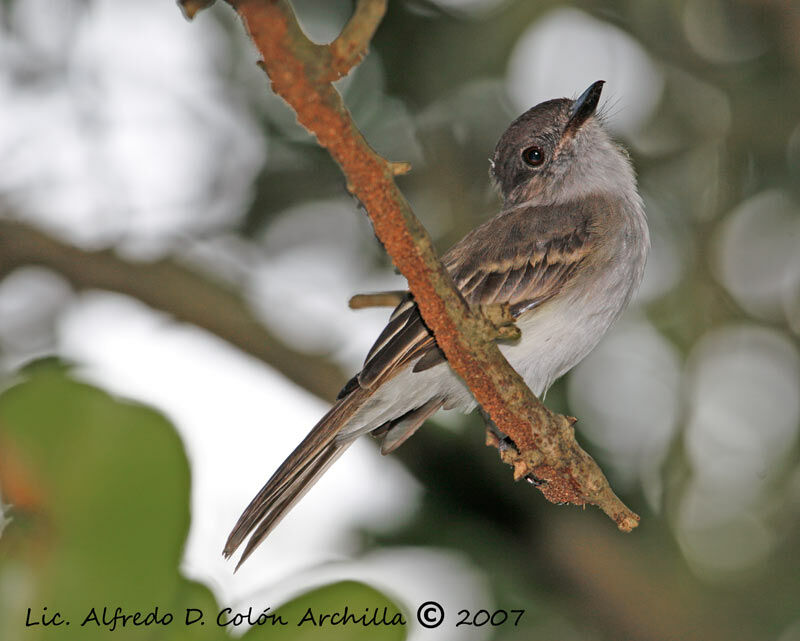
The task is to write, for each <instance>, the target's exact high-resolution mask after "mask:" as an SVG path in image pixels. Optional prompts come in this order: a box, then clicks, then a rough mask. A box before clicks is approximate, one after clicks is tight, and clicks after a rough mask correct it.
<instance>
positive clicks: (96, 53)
mask: <svg viewBox="0 0 800 641" xmlns="http://www.w3.org/2000/svg"><path fill="white" fill-rule="evenodd" d="M48 16H58V17H59V19H53V20H49V21H48V22H47V23H46V24H47V28H46V29H43V28H42V22H41V21H42V19H45V20H47V17H48ZM8 20H9V21H10V22H11V25H12V31H11V33H12V34H14V35H13V36H12V37H11V38H10V39H8V41H7V42H4V43H3V45H2V46H0V111H2V113H3V118H2V119H0V157H1V158H3V163H2V167H3V171H2V172H0V191H2V192H3V193H4V197H5V198H6V199H7V200H10V201H11V202H12V203H14V204H16V205H17V206H18V208H19V209H21V210H24V211H25V212H26V213H27V215H29V216H30V217H31V218H32V219H34V220H35V221H36V222H37V223H38V224H39V225H42V226H44V227H47V228H48V229H50V230H52V231H55V232H58V233H59V234H61V235H63V236H65V237H66V238H68V239H69V240H70V241H72V242H75V243H78V244H81V245H83V246H103V245H105V244H108V243H109V242H110V241H120V240H121V241H122V244H123V245H125V248H126V249H128V250H129V251H134V250H138V251H139V252H147V253H150V254H152V253H153V252H156V253H157V252H158V251H160V249H161V247H162V246H163V245H164V244H169V242H170V238H171V237H173V236H174V235H176V234H181V233H183V232H184V231H185V230H186V229H187V228H188V229H193V230H196V229H204V228H206V227H208V226H213V225H215V224H217V223H219V222H221V221H223V220H226V219H228V218H229V217H230V215H231V212H239V211H241V210H242V208H243V204H244V200H245V199H247V198H249V197H250V196H249V193H248V190H247V186H248V185H249V182H250V180H251V178H252V176H253V175H254V172H256V171H257V170H258V168H259V167H260V166H261V164H262V162H263V157H264V153H265V151H264V149H265V141H264V140H263V136H262V134H261V133H260V129H259V126H258V123H257V122H256V120H255V118H254V117H253V116H252V115H251V114H249V113H248V112H247V110H246V109H245V108H244V107H243V102H242V101H240V100H238V98H237V95H236V93H235V91H234V89H233V88H231V87H228V86H226V85H225V84H223V82H222V81H221V80H219V74H217V73H216V72H215V67H216V66H217V65H220V64H224V60H225V57H226V55H227V52H226V51H225V49H224V37H223V34H222V33H221V31H220V28H219V26H218V25H217V24H216V23H215V22H214V21H213V20H210V19H208V20H198V21H196V22H195V23H194V24H192V25H189V24H187V22H186V21H185V20H184V18H183V17H182V16H181V13H180V10H179V9H178V8H177V7H176V6H175V4H174V3H170V2H163V1H162V0H137V2H119V1H118V0H96V1H94V2H91V3H83V2H77V1H76V0H26V1H25V2H18V3H14V6H13V11H11V12H10V15H9V16H8ZM21 75H22V76H25V77H27V78H28V81H26V82H22V83H21V82H20V81H19V77H20V76H21ZM220 157H224V158H225V162H224V163H220V162H219V158H220Z"/></svg>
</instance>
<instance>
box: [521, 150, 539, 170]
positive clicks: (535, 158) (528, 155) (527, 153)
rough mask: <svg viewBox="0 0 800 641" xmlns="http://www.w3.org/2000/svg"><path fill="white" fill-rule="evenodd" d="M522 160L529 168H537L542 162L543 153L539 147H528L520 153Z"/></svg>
mask: <svg viewBox="0 0 800 641" xmlns="http://www.w3.org/2000/svg"><path fill="white" fill-rule="evenodd" d="M522 160H524V161H525V162H526V163H527V164H529V165H530V166H531V167H538V166H539V165H541V164H542V163H543V162H544V152H543V151H542V150H541V148H539V147H528V148H527V149H524V150H523V151H522Z"/></svg>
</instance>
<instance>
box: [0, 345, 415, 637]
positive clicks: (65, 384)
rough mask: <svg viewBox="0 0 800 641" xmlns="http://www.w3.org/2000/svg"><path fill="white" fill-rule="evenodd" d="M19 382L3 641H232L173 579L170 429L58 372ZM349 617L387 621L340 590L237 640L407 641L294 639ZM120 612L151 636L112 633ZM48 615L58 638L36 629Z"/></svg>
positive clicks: (12, 435)
mask: <svg viewBox="0 0 800 641" xmlns="http://www.w3.org/2000/svg"><path fill="white" fill-rule="evenodd" d="M21 379H22V380H21V382H19V383H18V384H16V385H15V386H13V387H11V388H9V389H7V390H6V391H4V392H3V393H2V394H0V490H2V492H3V499H4V500H3V501H2V502H5V503H10V504H12V507H11V508H10V509H8V510H6V512H7V513H8V514H7V516H9V515H10V517H11V520H10V522H7V521H5V520H3V523H4V524H5V530H4V531H3V532H2V536H0V639H2V640H3V641H6V640H9V641H16V640H17V639H24V640H25V641H37V640H39V639H46V640H47V641H62V640H65V641H70V640H72V639H76V640H81V641H91V639H108V638H114V639H122V640H124V639H127V638H136V639H148V641H151V640H166V639H180V640H189V641H192V640H202V639H214V640H220V641H221V640H223V639H230V638H231V637H230V635H229V634H228V632H229V631H230V627H221V626H218V625H217V614H218V613H219V612H220V610H221V606H219V604H217V603H216V601H215V599H214V596H213V595H212V593H211V591H210V590H209V589H208V588H207V587H205V586H203V585H201V584H199V583H196V582H193V581H189V580H187V579H186V578H185V577H183V576H182V575H181V574H180V571H179V563H180V560H181V553H182V550H183V545H184V541H185V539H186V535H187V532H188V528H189V465H188V462H187V459H186V455H185V453H184V450H183V446H182V444H181V441H180V439H179V438H178V436H177V434H176V432H175V430H174V429H173V427H172V426H171V425H170V423H169V422H168V421H167V420H166V419H165V418H164V417H163V416H162V415H161V414H159V413H157V412H155V411H153V410H152V409H149V408H147V407H144V406H142V405H139V404H135V403H131V402H126V401H122V400H119V399H116V398H113V397H111V396H110V395H108V394H107V393H105V392H103V391H101V390H99V389H97V388H95V387H92V386H91V385H87V384H85V383H81V382H78V381H75V380H74V379H72V378H71V376H70V372H69V370H68V368H67V367H65V366H64V365H63V364H62V363H60V362H58V361H55V360H47V361H39V362H37V363H36V364H34V365H33V366H29V367H27V368H26V369H25V370H23V372H22V373H21ZM2 502H0V504H2ZM0 518H2V517H0ZM345 606H347V607H348V608H349V609H350V611H352V612H355V613H356V616H359V615H361V614H363V613H364V610H365V609H370V612H371V611H372V609H375V608H377V609H378V610H379V611H380V613H382V612H383V608H384V607H386V608H387V620H390V619H391V618H392V616H393V615H394V614H396V613H397V607H396V606H394V605H393V604H392V603H391V602H390V601H389V600H388V599H387V598H386V597H385V596H384V595H382V594H381V593H379V592H377V591H376V590H374V589H372V588H370V587H368V586H365V585H362V584H360V583H353V582H345V583H338V584H335V585H331V586H327V587H324V588H320V589H318V590H315V591H314V592H312V593H310V594H306V595H303V596H301V597H298V598H297V599H295V600H294V601H292V602H291V603H289V604H287V605H286V606H284V607H283V608H281V610H280V612H281V614H282V615H283V616H284V618H287V620H288V619H291V620H292V623H291V625H286V626H276V627H271V626H270V627H268V626H256V627H255V628H253V629H252V630H250V631H248V633H247V634H246V635H245V636H246V637H247V638H248V639H276V640H280V641H294V640H299V639H312V638H314V639H322V638H325V639H329V640H336V639H355V640H358V639H364V640H365V641H366V640H367V639H377V640H382V639H387V640H388V639H404V638H405V628H404V626H377V627H376V626H370V627H364V626H363V625H361V626H359V625H344V626H330V625H327V626H326V625H323V626H313V625H311V624H310V623H306V624H305V625H303V626H297V625H296V623H297V622H298V621H299V620H300V619H301V618H302V614H303V612H305V610H306V609H307V608H312V610H313V612H318V613H320V614H324V613H326V612H329V611H333V610H337V609H339V610H341V609H342V608H344V607H345ZM118 607H119V608H120V609H121V612H122V613H124V614H127V615H133V614H134V613H136V612H140V613H141V617H143V618H144V617H145V616H146V615H148V614H150V616H151V619H157V621H160V622H151V624H150V625H147V626H133V625H131V623H132V621H129V622H128V623H127V624H126V625H124V626H123V625H122V621H120V620H117V622H116V624H115V623H114V622H113V617H114V614H115V611H116V609H117V608H118ZM187 608H192V609H193V610H192V614H196V612H197V611H200V612H202V613H203V620H202V622H200V621H198V622H197V623H195V624H193V625H187V624H186V613H187ZM29 609H30V612H29ZM104 609H105V613H104ZM301 610H302V611H303V612H301ZM56 613H58V618H57V619H55V621H62V622H63V623H62V624H61V625H55V624H53V625H48V626H45V625H43V624H42V621H43V619H44V620H46V621H53V620H54V619H53V618H54V617H55V615H56ZM257 614H258V613H256V616H257ZM104 616H105V619H106V622H105V623H104V621H103V618H104ZM398 616H399V615H398ZM170 617H171V618H170ZM66 621H69V624H67V623H66ZM164 622H166V624H163V623H164ZM26 623H31V624H33V625H26ZM231 627H232V626H231ZM112 628H113V629H112Z"/></svg>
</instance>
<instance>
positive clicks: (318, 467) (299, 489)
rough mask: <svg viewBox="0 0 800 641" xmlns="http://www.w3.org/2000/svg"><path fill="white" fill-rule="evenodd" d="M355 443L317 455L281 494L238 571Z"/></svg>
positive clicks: (263, 519)
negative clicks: (320, 478)
mask: <svg viewBox="0 0 800 641" xmlns="http://www.w3.org/2000/svg"><path fill="white" fill-rule="evenodd" d="M353 442H354V441H353V440H349V441H344V442H341V443H336V442H333V443H331V444H330V445H328V446H327V447H326V448H325V449H324V450H323V451H322V452H320V453H319V454H317V456H316V458H315V459H314V460H313V461H312V462H311V463H310V464H309V465H307V466H306V467H305V468H304V469H303V471H302V472H301V473H300V474H299V476H298V477H297V478H296V479H295V480H294V481H293V482H292V484H291V485H290V486H289V487H288V488H286V490H285V491H284V492H282V493H281V497H280V498H279V499H278V500H277V501H275V502H274V503H272V504H271V506H270V507H269V508H268V510H267V511H266V512H265V513H264V515H263V516H262V518H261V520H260V521H259V523H258V526H257V527H256V529H255V531H254V532H253V535H252V536H251V537H250V540H249V541H247V545H246V546H245V548H244V552H242V556H241V558H240V559H239V562H238V563H237V564H236V569H237V570H238V569H239V567H240V566H241V565H242V563H244V562H245V561H246V560H247V557H249V556H250V555H251V554H252V553H253V551H254V550H255V549H256V548H257V547H258V546H259V545H260V544H261V542H262V541H263V540H264V539H266V538H267V536H269V534H270V532H272V530H273V529H274V528H275V527H276V526H277V525H278V523H280V522H281V520H282V519H283V517H284V516H286V515H287V514H288V513H289V510H291V509H292V508H293V507H294V506H295V504H296V503H297V502H298V501H299V500H300V499H302V498H303V497H304V496H305V494H306V492H308V491H309V490H310V489H311V487H312V486H313V485H314V483H316V482H317V480H318V479H319V477H320V476H322V475H323V474H324V473H325V471H326V470H327V469H328V468H329V467H330V466H331V465H332V464H333V463H334V461H336V459H338V458H339V457H340V456H341V455H342V453H343V452H344V451H345V450H346V449H347V448H348V447H350V445H351V444H352V443H353Z"/></svg>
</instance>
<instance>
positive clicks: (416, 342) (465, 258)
mask: <svg viewBox="0 0 800 641" xmlns="http://www.w3.org/2000/svg"><path fill="white" fill-rule="evenodd" d="M601 88H602V81H600V82H597V83H594V84H593V85H592V86H591V87H589V89H587V90H586V92H584V94H583V95H581V96H580V97H579V98H578V99H577V100H569V99H567V98H562V99H557V100H550V101H548V102H544V103H542V104H540V105H537V106H536V107H533V108H532V109H530V110H529V111H527V112H525V113H524V114H523V115H522V116H520V117H519V118H517V120H515V121H514V122H513V123H511V125H510V126H509V127H508V129H507V130H506V132H505V133H504V134H503V136H502V137H501V138H500V141H499V142H498V144H497V147H496V149H495V151H494V154H493V156H492V159H491V165H492V168H491V175H492V178H493V180H494V182H495V184H496V185H497V187H498V189H499V191H500V193H501V195H502V196H503V208H502V210H501V211H500V213H499V214H497V215H496V216H495V217H494V218H492V219H491V220H489V221H487V222H485V223H484V224H482V225H480V226H479V227H477V228H476V229H475V230H473V231H472V232H470V233H469V234H467V236H466V237H464V239H463V240H461V241H460V242H459V243H457V244H456V245H455V246H454V247H453V248H451V249H450V251H448V252H447V253H446V254H445V255H444V257H443V259H442V260H443V263H444V265H445V267H446V268H447V269H448V271H449V272H450V274H451V275H452V276H453V280H454V281H455V283H456V286H457V287H458V288H459V289H460V291H461V292H462V294H463V295H464V297H465V298H466V300H467V301H468V302H469V303H470V304H471V305H476V304H487V303H501V302H507V303H509V304H510V306H511V311H512V313H513V315H514V317H515V319H516V323H517V326H518V327H519V328H520V330H521V338H520V339H519V340H518V341H516V342H514V343H509V344H506V343H503V344H501V345H500V349H501V351H502V352H503V354H504V355H505V357H506V358H507V359H508V360H509V362H510V363H511V365H512V366H513V367H514V368H515V369H516V370H517V371H518V372H519V373H520V375H521V376H522V377H523V378H524V380H525V382H526V383H527V385H528V386H529V387H530V388H531V390H532V391H533V392H534V393H535V394H536V395H538V396H541V395H542V394H543V393H544V392H545V391H546V390H547V388H548V387H549V386H550V385H551V384H552V383H553V382H554V381H555V380H556V379H558V378H559V377H560V376H562V375H563V374H564V373H566V372H567V371H568V370H569V369H571V368H572V367H573V366H574V365H576V364H577V363H578V362H579V361H580V360H581V359H583V358H584V357H585V356H586V355H587V354H588V353H589V352H590V351H591V350H592V349H593V348H594V346H595V345H596V344H597V342H598V341H599V340H600V338H601V337H602V335H603V334H604V333H605V332H606V331H607V329H608V328H609V327H610V325H611V324H612V323H613V322H614V320H615V319H616V318H617V317H618V316H619V314H620V313H621V312H622V310H623V309H624V308H625V306H626V305H627V303H628V301H629V300H630V298H631V296H632V295H633V293H634V291H635V290H636V288H637V287H638V285H639V283H640V282H641V279H642V274H643V272H644V265H645V260H646V257H647V252H648V249H649V246H650V241H649V235H648V230H647V223H646V219H645V216H644V210H643V207H642V202H641V199H640V197H639V194H638V192H637V189H636V179H635V176H634V173H633V169H632V167H631V165H630V162H629V160H628V156H627V154H626V152H625V151H624V150H623V149H622V148H621V147H619V146H617V145H616V144H615V143H614V142H613V141H612V140H611V139H610V138H609V136H608V135H607V133H606V132H605V130H604V129H603V127H602V123H601V122H600V119H599V118H598V117H597V116H596V115H595V110H596V106H597V102H598V100H599V96H600V91H601ZM475 405H476V403H475V400H474V399H473V398H472V395H471V393H470V392H469V389H468V388H467V387H466V386H465V385H464V383H463V382H462V381H461V379H460V378H458V377H457V376H456V375H455V374H454V373H453V372H452V370H451V369H450V367H449V366H448V365H447V363H446V360H445V358H444V355H443V354H442V352H441V351H440V350H439V348H438V347H437V345H436V342H435V340H434V338H433V335H432V333H431V332H430V331H429V330H428V328H427V327H426V326H425V323H424V321H423V320H422V317H421V316H420V314H419V311H418V309H417V306H416V304H415V303H414V301H413V298H412V297H411V296H410V295H409V296H407V297H406V298H405V299H404V301H403V302H401V304H400V305H399V306H398V307H397V308H396V309H395V310H394V312H393V313H392V315H391V317H390V319H389V322H388V323H387V325H386V328H385V329H384V331H383V332H382V333H381V335H380V336H379V337H378V339H377V341H376V342H375V345H374V346H373V347H372V349H371V350H370V352H369V354H368V355H367V358H366V360H365V362H364V367H363V368H362V370H361V372H360V373H359V374H358V375H357V376H355V377H354V378H353V379H351V380H350V381H349V382H348V384H347V385H346V386H345V387H344V389H343V390H342V392H341V393H340V395H339V398H338V399H337V401H336V403H335V404H334V406H333V407H332V408H331V410H330V411H329V412H328V413H327V414H326V415H325V416H324V417H323V418H322V419H321V420H320V422H319V423H318V424H317V425H316V426H315V427H314V428H313V429H312V430H311V432H310V433H309V435H308V436H307V437H306V438H305V439H304V440H303V442H302V443H300V445H299V446H298V447H297V448H296V449H295V450H294V452H292V454H291V455H290V456H289V458H287V459H286V461H284V463H283V464H282V465H281V466H280V467H279V468H278V470H277V471H276V472H275V473H274V474H273V476H272V478H270V480H269V481H268V482H267V484H266V485H265V486H264V488H263V489H262V490H261V492H259V494H258V495H257V496H256V497H255V498H254V499H253V501H252V502H251V503H250V505H249V506H248V507H247V509H246V510H245V511H244V513H243V514H242V516H241V518H240V519H239V522H238V523H237V524H236V526H235V527H234V529H233V531H232V532H231V535H230V537H229V539H228V541H227V543H226V546H225V550H224V554H225V556H230V555H232V554H233V553H234V552H235V550H236V549H237V548H238V547H239V546H240V545H241V544H242V542H243V541H244V539H245V538H246V537H247V536H248V535H249V534H251V533H252V536H251V537H250V540H249V541H248V543H247V546H246V548H245V550H244V553H243V554H242V558H241V560H240V561H239V564H240V565H241V563H242V562H243V561H244V560H245V559H246V558H247V557H248V556H249V555H250V554H251V553H252V551H253V550H254V549H255V547H256V546H257V545H258V544H259V543H260V542H261V541H263V539H264V538H265V537H266V536H267V535H268V534H269V532H270V531H271V530H272V529H273V528H274V527H275V525H277V523H278V522H279V521H280V519H281V518H283V516H285V515H286V513H287V512H288V511H289V510H290V509H291V507H292V506H293V505H294V504H295V503H296V502H297V501H298V500H299V499H300V498H301V497H302V496H303V495H304V494H305V492H306V491H307V490H308V489H309V488H310V487H311V485H312V484H313V483H314V482H315V481H316V480H317V479H318V478H319V476H321V474H322V473H324V471H325V470H326V469H327V468H328V466H330V465H331V464H332V463H333V462H334V461H335V460H336V459H337V458H338V457H339V456H340V455H341V454H342V452H344V450H345V449H346V448H347V447H348V446H349V445H350V444H351V443H352V442H353V440H354V439H355V438H356V437H357V436H359V435H361V434H364V433H366V432H372V433H373V434H375V435H377V436H379V437H380V438H382V439H383V448H382V451H383V452H384V453H388V452H390V451H392V450H394V449H395V448H396V447H398V446H399V445H401V444H402V443H403V442H404V441H405V440H406V439H407V438H408V437H409V436H411V435H412V434H413V433H414V432H415V431H416V430H417V429H418V428H419V427H420V426H421V425H422V423H423V422H424V421H425V420H426V419H427V418H428V417H429V416H431V415H432V414H433V413H435V412H436V411H438V410H439V409H440V408H442V407H444V408H446V409H449V408H458V409H461V410H463V411H471V410H472V409H474V408H475Z"/></svg>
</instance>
